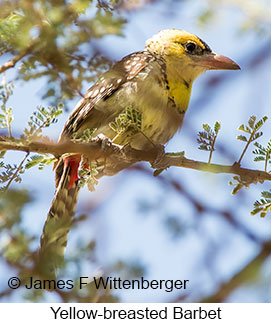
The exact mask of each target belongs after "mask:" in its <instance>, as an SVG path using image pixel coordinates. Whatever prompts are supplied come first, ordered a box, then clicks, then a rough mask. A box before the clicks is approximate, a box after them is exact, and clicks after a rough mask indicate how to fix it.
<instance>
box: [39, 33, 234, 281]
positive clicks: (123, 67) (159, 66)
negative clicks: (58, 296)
mask: <svg viewBox="0 0 271 323" xmlns="http://www.w3.org/2000/svg"><path fill="white" fill-rule="evenodd" d="M238 69H240V67H239V65H238V64H237V63H235V62H234V61H233V60H231V59H230V58H228V57H226V56H223V55H219V54H216V53H215V52H213V51H212V50H211V48H210V47H209V46H208V45H207V44H206V43H205V42H204V41H203V40H202V39H201V38H199V37H198V36H196V35H194V34H191V33H189V32H186V31H184V30H180V29H166V30H162V31H160V32H158V33H157V34H155V35H154V36H152V37H151V38H150V39H148V40H147V41H146V46H145V48H144V50H143V51H138V52H135V53H132V54H130V55H128V56H126V57H124V58H123V59H121V60H120V61H118V62H117V63H115V64H114V65H113V66H112V67H111V68H110V69H109V70H108V71H107V72H105V73H103V74H102V75H100V77H99V79H98V80H97V82H96V83H95V84H94V85H93V86H91V87H90V88H89V90H88V91H87V92H86V94H85V95H84V97H83V98H82V99H81V100H80V101H79V102H78V104H77V105H76V107H75V108H74V110H73V111H72V112H71V114H70V116H69V117H68V119H67V121H66V123H65V125H64V128H63V130H62V133H61V135H60V139H59V142H63V141H65V140H70V139H71V138H73V136H74V134H76V136H80V135H82V134H83V133H84V131H85V130H86V129H95V134H97V135H103V136H105V137H106V138H108V139H111V140H113V141H114V143H116V144H120V145H125V144H129V145H130V146H131V147H133V148H136V149H144V150H146V149H149V148H151V147H153V145H165V144H166V143H167V142H168V141H169V140H170V139H171V138H172V137H173V135H174V134H175V133H176V132H177V131H178V130H179V129H180V128H181V126H182V122H183V118H184V115H185V112H186V111H187V108H188V104H189V100H190V95H191V89H192V84H193V82H194V80H195V79H196V78H197V77H198V76H199V75H200V74H202V73H204V72H205V71H207V70H238ZM127 109H132V111H134V112H135V113H136V114H138V116H140V118H139V119H140V129H139V131H132V132H131V131H130V132H129V131H127V132H126V131H124V132H122V133H121V132H120V133H119V134H118V135H116V132H115V131H114V127H112V124H113V123H114V121H115V120H116V118H118V117H119V116H121V115H125V113H126V112H127ZM81 161H82V156H80V155H78V154H77V155H70V156H68V157H65V156H62V157H60V160H59V161H58V163H57V166H56V170H55V172H56V181H55V182H56V190H55V195H54V199H53V201H52V204H51V207H50V210H49V213H48V216H47V220H46V222H45V225H44V228H43V234H42V236H41V246H40V251H39V257H40V261H41V267H42V268H47V269H46V270H45V273H46V275H47V276H48V275H56V271H57V268H59V267H61V265H62V264H63V261H64V260H63V259H64V250H65V247H66V244H67V236H68V233H69V230H70V228H71V226H72V222H73V217H74V213H75V207H76V204H77V196H78V192H79V189H80V186H79V183H78V180H79V177H78V167H79V165H80V162H81ZM45 263H46V264H45ZM46 266H47V267H46ZM52 273H53V274H52Z"/></svg>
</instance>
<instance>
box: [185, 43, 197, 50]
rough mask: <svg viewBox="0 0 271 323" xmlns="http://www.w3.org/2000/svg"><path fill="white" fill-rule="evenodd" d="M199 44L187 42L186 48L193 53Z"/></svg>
mask: <svg viewBox="0 0 271 323" xmlns="http://www.w3.org/2000/svg"><path fill="white" fill-rule="evenodd" d="M196 47H197V45H196V44H195V43H193V42H187V43H186V44H185V49H186V50H187V51H188V52H189V53H192V52H193V51H194V50H195V49H196Z"/></svg>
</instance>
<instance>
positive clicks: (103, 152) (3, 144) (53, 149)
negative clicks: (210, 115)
mask: <svg viewBox="0 0 271 323" xmlns="http://www.w3.org/2000/svg"><path fill="white" fill-rule="evenodd" d="M3 150H15V151H25V152H27V153H30V152H36V153H41V154H43V153H46V154H52V155H54V156H55V157H56V158H59V157H60V156H61V155H63V154H67V153H72V154H80V155H84V156H85V157H86V158H87V159H88V161H95V160H97V159H99V158H106V162H107V163H108V164H110V165H111V166H112V165H116V166H114V167H113V168H114V169H117V170H120V169H123V168H126V167H128V166H130V165H131V164H133V163H136V162H139V161H147V162H150V163H151V164H153V163H154V164H155V165H154V166H153V168H156V169H164V168H168V167H171V166H175V167H184V168H190V169H194V170H200V171H205V172H210V173H216V174H219V173H224V174H236V175H239V176H241V178H242V179H245V180H247V181H248V182H250V183H257V182H264V181H265V180H269V181H270V180H271V174H270V173H267V172H265V171H260V170H253V169H248V168H243V167H240V166H239V165H238V164H237V163H234V164H233V165H232V166H226V165H219V164H208V163H206V162H200V161H196V160H192V159H188V158H185V157H183V156H172V155H170V156H168V155H166V154H164V155H163V156H162V157H161V158H160V159H159V161H158V162H157V161H156V159H157V156H158V155H159V151H160V150H159V149H158V148H155V147H154V148H152V149H150V150H148V151H146V150H137V149H134V148H131V147H130V146H129V145H126V146H119V145H116V144H113V143H112V142H110V141H106V140H104V139H100V138H94V139H93V141H91V142H89V143H82V142H78V143H75V142H71V141H66V142H63V143H54V142H45V141H36V142H30V143H22V142H19V141H16V140H12V141H11V140H10V139H9V138H8V137H0V151H3ZM104 174H106V175H110V168H109V167H108V172H105V173H104Z"/></svg>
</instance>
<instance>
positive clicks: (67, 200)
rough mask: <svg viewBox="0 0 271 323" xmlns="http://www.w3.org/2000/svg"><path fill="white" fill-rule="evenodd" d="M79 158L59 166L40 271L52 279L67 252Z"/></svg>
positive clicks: (41, 242)
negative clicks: (65, 251)
mask: <svg viewBox="0 0 271 323" xmlns="http://www.w3.org/2000/svg"><path fill="white" fill-rule="evenodd" d="M79 163H80V156H78V155H74V156H70V157H66V158H65V159H64V160H63V159H61V160H60V162H59V163H58V165H57V167H56V191H55V195H54V199H53V202H52V204H51V208H50V210H49V213H48V216H47V219H46V222H45V224H44V227H43V233H42V236H41V241H40V250H39V271H40V273H41V274H42V275H43V276H45V277H47V278H53V277H55V275H56V271H57V269H58V268H60V267H62V266H63V263H64V250H65V247H66V245H67V237H68V233H69V231H70V229H71V227H72V222H73V217H74V213H75V208H76V203H77V196H78V192H79V185H78V176H77V171H78V166H79Z"/></svg>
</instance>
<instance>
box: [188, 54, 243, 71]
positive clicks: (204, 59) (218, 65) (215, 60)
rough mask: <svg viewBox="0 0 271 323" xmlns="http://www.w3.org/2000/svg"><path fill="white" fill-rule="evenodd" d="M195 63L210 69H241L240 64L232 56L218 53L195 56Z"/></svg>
mask: <svg viewBox="0 0 271 323" xmlns="http://www.w3.org/2000/svg"><path fill="white" fill-rule="evenodd" d="M193 59H194V61H195V63H196V64H197V65H199V66H203V67H206V68H207V69H208V70H240V66H239V65H238V64H236V63H235V62H234V61H233V60H231V59H230V58H228V57H226V56H223V55H219V54H216V53H210V54H204V55H202V56H194V57H193Z"/></svg>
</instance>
